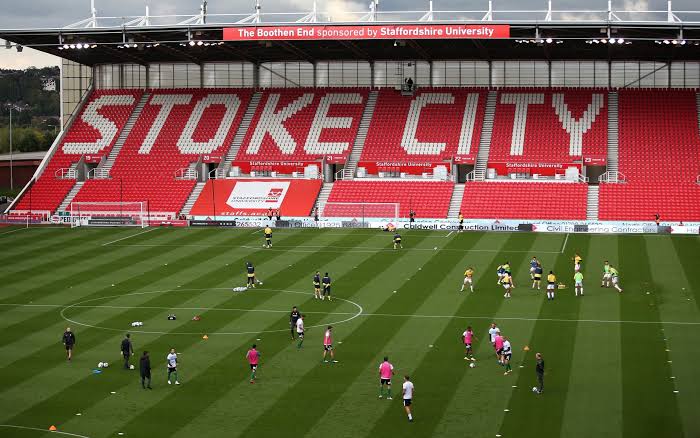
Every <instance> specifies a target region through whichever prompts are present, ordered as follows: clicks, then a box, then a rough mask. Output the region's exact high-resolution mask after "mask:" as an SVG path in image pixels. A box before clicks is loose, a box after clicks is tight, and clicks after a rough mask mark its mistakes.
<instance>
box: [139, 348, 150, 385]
mask: <svg viewBox="0 0 700 438" xmlns="http://www.w3.org/2000/svg"><path fill="white" fill-rule="evenodd" d="M139 370H140V371H141V386H142V387H143V389H146V388H148V389H153V388H151V358H150V357H149V356H148V351H144V352H143V356H141V360H140V361H139ZM146 380H148V386H146Z"/></svg>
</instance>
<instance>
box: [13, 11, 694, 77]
mask: <svg viewBox="0 0 700 438" xmlns="http://www.w3.org/2000/svg"><path fill="white" fill-rule="evenodd" d="M369 1H370V0H318V5H319V9H320V10H329V11H331V13H332V15H333V16H334V17H341V16H342V12H343V11H357V10H366V9H367V5H368V4H369ZM95 3H96V8H97V12H98V15H99V16H115V17H121V16H125V15H143V13H144V11H145V5H146V0H119V1H113V0H95ZM253 3H254V0H209V13H212V14H216V13H247V12H251V11H252V9H253ZM261 3H262V7H263V12H272V11H275V12H298V11H308V10H310V9H311V5H312V3H313V0H261ZM149 4H150V9H151V15H169V14H182V15H187V14H195V13H197V12H198V10H199V4H200V0H149ZM427 4H428V1H427V0H380V10H383V11H390V10H425V9H427ZM487 4H488V3H487V0H477V1H474V0H472V1H464V0H434V2H433V7H434V9H436V10H485V9H486V8H487ZM0 5H3V6H4V7H3V8H2V9H3V13H2V15H0V28H2V29H18V28H55V27H62V26H65V25H67V24H70V23H72V22H75V21H79V20H81V19H83V18H86V17H88V16H89V15H90V0H60V1H56V0H24V1H11V0H0ZM545 8H546V0H494V9H496V10H508V9H520V10H522V9H545ZM553 8H554V9H557V10H573V9H582V8H583V9H595V10H604V9H606V8H607V0H588V1H585V2H584V1H582V0H553ZM613 9H624V10H636V11H644V10H665V9H666V1H665V0H613ZM673 9H674V10H697V9H700V8H699V7H698V0H675V1H674V3H673ZM46 65H58V59H57V58H55V57H53V56H50V55H46V54H43V53H40V52H37V51H35V50H31V49H25V50H24V51H23V52H22V53H17V52H16V51H15V50H14V49H12V50H6V49H4V48H3V47H0V66H2V67H4V68H26V67H29V66H46Z"/></svg>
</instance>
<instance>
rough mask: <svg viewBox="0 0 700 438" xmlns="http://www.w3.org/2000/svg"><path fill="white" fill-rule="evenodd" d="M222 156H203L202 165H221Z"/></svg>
mask: <svg viewBox="0 0 700 438" xmlns="http://www.w3.org/2000/svg"><path fill="white" fill-rule="evenodd" d="M221 160H222V157H221V155H202V163H221Z"/></svg>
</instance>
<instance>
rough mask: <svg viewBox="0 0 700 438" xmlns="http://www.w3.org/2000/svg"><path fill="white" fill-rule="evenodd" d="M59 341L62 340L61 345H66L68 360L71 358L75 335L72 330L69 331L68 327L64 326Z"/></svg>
mask: <svg viewBox="0 0 700 438" xmlns="http://www.w3.org/2000/svg"><path fill="white" fill-rule="evenodd" d="M61 341H62V342H63V345H65V346H66V356H67V358H68V361H70V360H71V359H73V346H75V335H74V334H73V332H72V331H70V327H67V328H66V331H65V332H64V333H63V338H62V339H61Z"/></svg>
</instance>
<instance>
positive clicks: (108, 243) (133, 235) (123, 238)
mask: <svg viewBox="0 0 700 438" xmlns="http://www.w3.org/2000/svg"><path fill="white" fill-rule="evenodd" d="M157 229H158V228H151V229H150V230H146V231H141V232H140V233H136V234H132V235H131V236H126V237H122V238H121V239H117V240H112V241H111V242H107V243H103V244H102V246H107V245H111V244H113V243H117V242H121V241H122V240H126V239H131V238H132V237H136V236H140V235H141V234H146V233H150V232H151V231H155V230H157Z"/></svg>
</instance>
